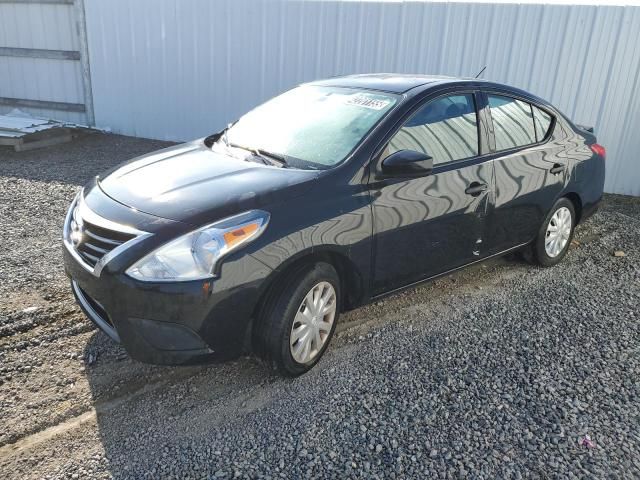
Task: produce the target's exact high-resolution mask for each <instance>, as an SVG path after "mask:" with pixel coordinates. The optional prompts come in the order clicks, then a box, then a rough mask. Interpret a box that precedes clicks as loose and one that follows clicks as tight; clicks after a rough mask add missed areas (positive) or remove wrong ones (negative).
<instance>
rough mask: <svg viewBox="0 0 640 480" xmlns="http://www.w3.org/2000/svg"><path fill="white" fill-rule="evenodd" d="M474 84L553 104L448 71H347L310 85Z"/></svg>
mask: <svg viewBox="0 0 640 480" xmlns="http://www.w3.org/2000/svg"><path fill="white" fill-rule="evenodd" d="M436 84H437V85H446V84H451V85H454V84H455V85H471V86H473V87H474V88H486V89H491V88H497V89H499V90H503V91H506V92H510V93H511V94H514V95H516V96H521V97H524V98H528V99H529V100H530V101H533V102H535V103H539V104H541V105H546V106H549V107H553V106H552V105H551V104H550V103H549V102H548V101H546V100H544V99H542V98H540V97H538V96H537V95H533V94H532V93H529V92H527V91H525V90H522V89H520V88H517V87H512V86H510V85H506V84H504V83H498V82H492V81H488V80H485V79H483V78H469V77H447V76H444V75H412V74H402V73H365V74H358V75H345V76H341V77H332V78H328V79H326V80H317V81H314V82H310V83H308V84H307V85H319V86H327V87H348V88H361V89H366V90H378V91H382V92H389V93H399V94H402V93H405V92H408V91H409V90H411V89H413V88H416V87H422V88H421V90H425V89H427V88H429V87H432V86H435V85H436Z"/></svg>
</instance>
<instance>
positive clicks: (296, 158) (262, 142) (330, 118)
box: [221, 85, 397, 169]
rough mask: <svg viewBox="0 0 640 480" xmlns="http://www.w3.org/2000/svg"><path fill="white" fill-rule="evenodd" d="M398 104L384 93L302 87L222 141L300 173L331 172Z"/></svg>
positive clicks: (252, 115) (270, 104)
mask: <svg viewBox="0 0 640 480" xmlns="http://www.w3.org/2000/svg"><path fill="white" fill-rule="evenodd" d="M396 101H397V97H396V96H394V95H390V94H386V93H380V92H373V91H367V90H355V89H350V88H338V87H320V86H311V85H306V86H301V87H298V88H294V89H293V90H289V91H288V92H285V93H283V94H282V95H279V96H277V97H275V98H273V99H271V100H269V101H268V102H266V103H264V104H262V105H260V106H259V107H257V108H255V109H254V110H252V111H250V112H249V113H247V114H246V115H244V116H243V117H241V118H240V120H238V122H236V123H235V124H234V125H233V126H232V127H231V128H229V130H228V131H227V132H226V136H223V139H222V140H221V141H223V142H224V143H226V145H229V146H231V147H237V148H243V149H246V150H250V151H253V152H255V153H256V155H260V154H263V153H264V154H265V155H267V156H271V157H275V158H278V157H279V158H281V159H283V160H284V161H285V162H286V164H287V165H290V166H293V167H296V168H311V169H326V168H330V167H332V166H334V165H336V164H338V163H340V162H341V161H342V160H344V159H345V158H346V157H347V156H348V155H349V154H350V153H351V152H352V151H353V149H354V148H355V147H356V145H358V143H359V142H360V141H361V140H362V138H363V137H364V136H365V135H366V134H367V132H369V131H370V130H371V129H372V128H373V127H374V125H375V124H376V123H377V122H378V121H379V120H380V119H381V118H382V117H383V116H384V115H385V114H386V113H387V112H388V111H389V110H390V109H391V108H392V107H393V106H394V105H395V103H396Z"/></svg>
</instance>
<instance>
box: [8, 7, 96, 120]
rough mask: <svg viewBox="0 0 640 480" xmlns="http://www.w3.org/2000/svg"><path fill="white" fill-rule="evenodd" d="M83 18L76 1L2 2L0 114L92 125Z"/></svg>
mask: <svg viewBox="0 0 640 480" xmlns="http://www.w3.org/2000/svg"><path fill="white" fill-rule="evenodd" d="M79 12H80V15H81V12H82V10H81V4H78V5H76V4H74V1H73V0H0V114H4V113H7V112H9V111H11V110H12V109H13V108H19V109H20V110H23V111H25V112H27V113H29V114H31V115H35V116H41V117H47V118H55V119H58V120H65V121H69V122H76V123H82V124H86V123H91V112H90V111H88V109H87V106H86V105H85V103H86V101H87V99H89V100H88V101H89V103H90V92H87V91H85V89H87V88H89V87H88V85H86V84H85V81H84V79H85V77H83V61H84V60H85V59H86V57H85V58H83V52H84V49H83V43H82V41H81V36H80V33H81V24H79V23H78V22H79V20H80V21H81V19H79V18H78V17H79ZM85 65H88V62H86V64H85ZM88 93H89V94H88ZM89 110H90V106H89Z"/></svg>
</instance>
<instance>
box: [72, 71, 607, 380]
mask: <svg viewBox="0 0 640 480" xmlns="http://www.w3.org/2000/svg"><path fill="white" fill-rule="evenodd" d="M604 160H605V151H604V148H603V147H602V146H600V145H599V144H597V143H596V138H595V136H594V135H593V133H592V129H587V128H584V127H579V126H577V125H575V124H573V123H572V122H571V121H570V120H569V119H568V118H566V117H565V116H564V115H563V114H562V113H560V112H559V111H558V110H557V109H556V108H554V107H553V106H552V105H550V104H549V103H547V102H545V101H544V100H541V99H540V98H538V97H536V96H534V95H531V94H529V93H527V92H524V91H522V90H519V89H516V88H511V87H508V86H505V85H500V84H496V83H490V82H487V81H481V80H469V79H457V78H444V77H429V76H407V75H390V74H379V75H355V76H347V77H341V78H332V79H330V80H324V81H318V82H313V83H309V84H305V85H302V86H299V87H297V88H294V89H292V90H290V91H288V92H286V93H284V94H282V95H280V96H278V97H275V98H273V99H272V100H270V101H268V102H266V103H265V104H263V105H261V106H259V107H257V108H256V109H254V110H252V111H251V112H249V113H247V114H246V115H245V116H243V117H241V118H240V119H239V120H238V121H237V122H235V123H234V124H232V125H230V126H229V127H228V128H226V129H224V130H223V131H221V132H218V133H216V134H214V135H211V136H210V137H207V138H205V139H200V140H196V141H193V142H190V143H185V144H181V145H177V146H174V147H171V148H168V149H165V150H161V151H158V152H154V153H151V154H148V155H144V156H142V157H139V158H136V159H133V160H131V161H129V162H127V163H125V164H123V165H121V166H119V167H117V168H115V169H113V170H111V171H109V172H106V173H105V174H103V175H99V176H97V177H96V178H95V179H93V180H92V181H91V182H90V183H89V184H88V185H86V186H85V187H84V189H83V190H82V191H81V192H80V193H79V194H78V196H77V197H76V198H75V199H74V201H73V203H72V205H71V207H70V209H69V213H68V215H67V218H66V221H65V225H64V234H63V237H64V246H65V248H64V255H65V266H66V271H67V273H68V275H69V276H70V278H71V284H72V289H73V292H74V294H75V296H76V299H77V301H78V303H79V304H80V306H81V307H82V309H83V310H84V312H85V313H86V314H87V316H88V317H89V318H90V319H91V320H92V321H93V322H95V323H96V324H97V325H98V326H99V327H100V328H101V329H102V330H103V331H104V332H106V333H107V334H108V335H109V336H110V337H111V338H113V339H114V340H115V341H118V342H121V343H122V344H123V345H124V347H125V349H126V350H127V351H128V352H129V354H130V355H131V356H132V357H134V358H136V359H139V360H141V361H146V362H151V363H161V364H183V363H194V362H203V361H209V360H213V359H227V358H233V357H235V356H238V355H240V354H242V353H243V352H247V351H253V352H255V353H256V354H257V355H259V356H260V357H262V358H264V359H266V360H267V361H268V363H270V364H272V365H274V366H276V367H277V368H279V369H280V370H281V371H282V372H283V373H286V374H289V375H297V374H300V373H302V372H304V371H306V370H308V369H309V368H311V367H312V366H313V365H314V364H315V363H316V362H317V361H318V360H319V359H320V357H321V356H322V354H323V353H324V351H325V350H326V348H327V346H328V344H329V341H330V339H331V336H332V335H333V332H334V330H335V327H336V324H337V322H338V316H339V314H340V312H342V311H345V310H347V309H352V308H355V307H357V306H359V305H362V304H363V303H366V302H370V301H372V300H375V299H378V298H380V297H381V296H384V295H388V294H390V293H393V292H395V291H397V290H399V289H403V288H407V287H411V286H413V285H416V284H417V283H419V282H423V281H425V280H429V279H432V278H434V277H437V276H440V275H443V274H446V273H448V272H451V271H454V270H456V269H459V268H462V267H464V266H466V265H470V264H473V263H476V262H479V261H482V260H485V259H488V258H491V257H495V256H497V255H503V254H505V253H507V252H511V251H514V250H523V251H524V252H525V254H526V256H527V257H528V258H530V259H531V260H532V261H534V262H537V263H538V264H540V265H543V266H551V265H555V264H556V263H558V262H559V261H560V260H561V259H562V258H563V257H564V256H565V254H566V253H567V250H568V249H569V245H570V243H571V239H572V235H573V231H574V228H575V226H576V224H578V223H579V222H581V221H584V220H585V219H586V218H588V217H589V216H590V215H591V214H592V213H593V212H594V211H595V209H596V207H597V205H598V202H599V201H600V199H601V197H602V190H603V185H604V172H605V165H604V164H605V162H604Z"/></svg>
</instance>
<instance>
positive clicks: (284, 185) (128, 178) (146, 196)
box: [97, 140, 319, 225]
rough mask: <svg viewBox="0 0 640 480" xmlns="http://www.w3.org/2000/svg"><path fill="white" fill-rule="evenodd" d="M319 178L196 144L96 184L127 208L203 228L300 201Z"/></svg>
mask: <svg viewBox="0 0 640 480" xmlns="http://www.w3.org/2000/svg"><path fill="white" fill-rule="evenodd" d="M318 174H319V172H317V171H313V170H296V169H289V168H280V167H275V166H270V165H263V164H259V163H255V162H251V161H245V160H242V159H238V158H235V157H231V156H228V155H224V154H222V153H218V152H214V151H212V150H211V149H210V148H208V147H207V146H206V145H205V144H204V143H203V142H202V140H198V141H194V142H190V143H185V144H181V145H176V146H174V147H170V148H167V149H164V150H160V151H157V152H153V153H150V154H147V155H143V156H141V157H137V158H134V159H133V160H130V161H129V162H127V163H125V164H122V165H120V166H118V167H116V168H114V169H113V170H111V171H109V172H107V173H106V174H104V175H101V176H100V177H99V178H98V179H97V180H98V185H99V186H100V188H101V189H102V190H103V191H104V193H105V194H107V195H108V196H110V197H111V198H112V199H114V200H116V201H117V202H120V203H122V204H124V205H126V206H128V207H132V208H134V209H136V210H139V211H141V212H144V213H148V214H151V215H155V216H157V217H162V218H167V219H171V220H177V221H180V222H185V223H190V224H194V225H202V224H205V223H209V222H213V221H215V220H218V219H220V218H223V217H225V216H229V215H233V214H236V213H239V212H241V211H244V210H249V209H252V208H260V207H263V206H265V205H267V204H270V203H275V202H278V201H281V200H283V199H285V198H293V197H295V196H298V195H300V194H302V193H303V192H304V190H305V187H303V186H302V185H303V184H305V185H306V188H308V183H309V182H311V181H313V180H314V179H315V178H317V176H318Z"/></svg>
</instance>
